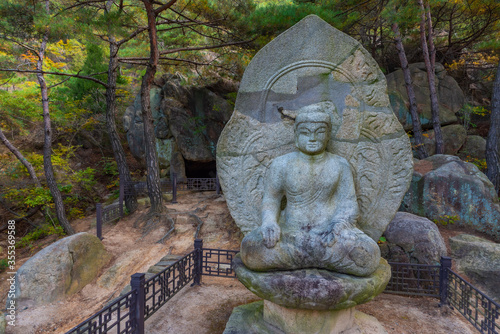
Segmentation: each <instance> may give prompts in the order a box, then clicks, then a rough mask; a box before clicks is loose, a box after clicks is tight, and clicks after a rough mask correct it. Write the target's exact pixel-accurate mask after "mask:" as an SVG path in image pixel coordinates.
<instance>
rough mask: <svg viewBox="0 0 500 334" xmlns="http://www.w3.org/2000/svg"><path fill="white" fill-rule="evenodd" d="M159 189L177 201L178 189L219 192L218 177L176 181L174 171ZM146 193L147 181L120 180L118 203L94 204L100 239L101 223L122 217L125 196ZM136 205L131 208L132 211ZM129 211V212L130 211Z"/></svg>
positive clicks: (161, 183)
mask: <svg viewBox="0 0 500 334" xmlns="http://www.w3.org/2000/svg"><path fill="white" fill-rule="evenodd" d="M160 189H161V191H163V192H166V193H172V203H177V191H178V190H197V191H210V190H215V191H216V193H217V195H219V194H220V184H219V178H218V177H215V178H187V179H186V182H185V183H179V182H177V175H176V174H175V173H174V174H173V178H172V179H166V180H165V179H164V180H161V181H160ZM141 193H147V183H146V182H143V181H132V182H120V195H119V200H118V204H111V205H108V206H106V207H103V205H102V204H101V203H97V204H96V230H97V231H96V234H97V237H98V238H99V239H101V240H102V225H103V224H105V223H108V222H112V221H115V220H118V219H120V218H123V216H124V211H125V210H124V203H125V199H126V198H127V196H132V195H134V194H141ZM136 209H137V206H135V207H134V208H131V212H134V211H135V210H136ZM131 212H129V213H131Z"/></svg>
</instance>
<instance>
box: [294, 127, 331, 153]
mask: <svg viewBox="0 0 500 334" xmlns="http://www.w3.org/2000/svg"><path fill="white" fill-rule="evenodd" d="M328 135H329V133H328V125H327V124H326V123H323V122H304V123H300V124H299V125H298V126H297V129H296V130H295V145H296V146H297V148H298V149H299V150H300V151H301V152H302V153H305V154H308V155H315V154H319V153H321V152H323V151H325V149H326V145H327V144H328V139H329V138H328V137H329V136H328Z"/></svg>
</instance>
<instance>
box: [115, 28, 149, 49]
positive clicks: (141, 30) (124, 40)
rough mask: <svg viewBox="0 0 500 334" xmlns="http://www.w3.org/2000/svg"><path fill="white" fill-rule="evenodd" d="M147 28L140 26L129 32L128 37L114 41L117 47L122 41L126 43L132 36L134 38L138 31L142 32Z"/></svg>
mask: <svg viewBox="0 0 500 334" xmlns="http://www.w3.org/2000/svg"><path fill="white" fill-rule="evenodd" d="M146 30H148V27H142V28H139V29H137V30H136V31H134V32H133V33H131V34H130V35H128V37H125V38H124V39H122V40H120V41H119V42H117V43H116V45H117V46H118V47H120V46H121V45H122V44H124V43H127V42H128V41H130V40H131V39H132V38H134V37H135V36H137V35H139V34H140V33H142V32H144V31H146Z"/></svg>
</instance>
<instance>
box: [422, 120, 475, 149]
mask: <svg viewBox="0 0 500 334" xmlns="http://www.w3.org/2000/svg"><path fill="white" fill-rule="evenodd" d="M441 130H442V133H443V141H444V154H448V155H455V154H457V152H458V150H460V148H461V147H462V146H463V145H464V143H465V140H466V138H467V131H466V130H465V128H464V127H463V126H462V125H460V124H452V125H447V126H443V127H442V128H441ZM423 139H424V145H425V149H426V150H427V153H429V155H434V154H435V153H436V140H435V135H434V130H429V131H425V132H424V133H423Z"/></svg>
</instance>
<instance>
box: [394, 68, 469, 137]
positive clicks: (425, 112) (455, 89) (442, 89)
mask: <svg viewBox="0 0 500 334" xmlns="http://www.w3.org/2000/svg"><path fill="white" fill-rule="evenodd" d="M410 73H411V77H412V80H413V89H414V90H415V97H416V99H417V108H418V113H419V115H420V122H421V123H422V127H424V128H427V129H428V128H432V115H431V107H430V106H431V101H430V95H429V94H430V92H429V84H428V81H427V71H426V68H425V64H424V63H415V64H410ZM386 78H387V90H388V93H389V98H390V100H391V106H392V109H393V111H394V113H395V114H396V116H397V117H398V119H399V121H400V122H401V124H403V126H404V128H405V130H411V128H412V123H411V117H410V113H409V112H408V107H407V106H408V104H409V103H408V94H407V93H406V86H405V82H404V77H403V71H402V70H397V71H395V72H392V73H389V74H388V75H387V77H386ZM436 85H437V91H438V100H439V120H440V122H441V124H442V125H445V124H451V123H455V122H457V117H456V116H455V113H456V112H457V111H459V110H460V108H462V106H463V104H464V102H465V97H464V93H463V92H462V90H461V89H460V86H459V85H458V83H457V82H456V81H455V79H453V78H452V77H450V76H449V75H448V74H447V73H446V70H445V69H444V66H443V65H441V64H439V63H437V64H436Z"/></svg>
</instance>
